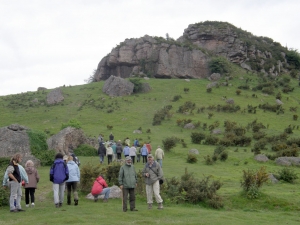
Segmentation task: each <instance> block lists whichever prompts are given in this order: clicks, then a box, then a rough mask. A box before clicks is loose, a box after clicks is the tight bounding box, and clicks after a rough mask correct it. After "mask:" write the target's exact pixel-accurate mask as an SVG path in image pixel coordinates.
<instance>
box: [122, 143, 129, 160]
mask: <svg viewBox="0 0 300 225" xmlns="http://www.w3.org/2000/svg"><path fill="white" fill-rule="evenodd" d="M129 151H130V148H129V146H128V144H125V147H124V149H123V154H124V157H125V158H126V157H127V156H129Z"/></svg>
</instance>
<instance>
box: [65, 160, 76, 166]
mask: <svg viewBox="0 0 300 225" xmlns="http://www.w3.org/2000/svg"><path fill="white" fill-rule="evenodd" d="M67 164H71V165H74V164H76V163H75V162H74V161H73V160H72V161H68V163H67Z"/></svg>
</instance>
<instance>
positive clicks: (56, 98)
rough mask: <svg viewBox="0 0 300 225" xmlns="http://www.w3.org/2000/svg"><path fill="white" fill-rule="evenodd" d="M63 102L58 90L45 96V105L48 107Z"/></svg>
mask: <svg viewBox="0 0 300 225" xmlns="http://www.w3.org/2000/svg"><path fill="white" fill-rule="evenodd" d="M63 100H64V96H63V94H62V91H61V89H60V88H55V89H54V90H53V91H51V92H50V93H49V94H48V95H47V103H48V104H49V105H53V104H57V103H59V102H61V101H63Z"/></svg>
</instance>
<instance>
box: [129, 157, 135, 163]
mask: <svg viewBox="0 0 300 225" xmlns="http://www.w3.org/2000/svg"><path fill="white" fill-rule="evenodd" d="M130 157H131V161H132V163H133V164H134V160H135V156H130Z"/></svg>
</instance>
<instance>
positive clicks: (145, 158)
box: [143, 155, 147, 163]
mask: <svg viewBox="0 0 300 225" xmlns="http://www.w3.org/2000/svg"><path fill="white" fill-rule="evenodd" d="M146 162H147V156H146V155H143V163H146Z"/></svg>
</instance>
